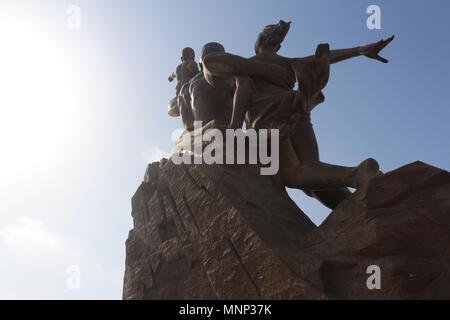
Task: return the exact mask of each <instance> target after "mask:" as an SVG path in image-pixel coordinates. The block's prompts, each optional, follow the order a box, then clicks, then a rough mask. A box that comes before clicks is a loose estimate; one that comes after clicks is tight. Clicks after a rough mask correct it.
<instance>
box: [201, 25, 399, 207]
mask: <svg viewBox="0 0 450 320" xmlns="http://www.w3.org/2000/svg"><path fill="white" fill-rule="evenodd" d="M289 27H290V23H286V22H284V21H280V22H279V23H278V24H277V25H269V26H267V27H265V28H264V29H263V30H262V32H261V33H260V34H259V36H258V39H257V41H256V44H255V52H256V55H255V56H254V57H252V58H250V59H245V58H242V57H238V56H235V55H231V54H228V53H224V52H222V53H218V52H216V53H213V54H210V55H208V56H206V57H205V58H203V65H204V68H205V70H204V73H205V75H206V76H205V77H206V79H208V81H209V78H210V77H211V75H213V76H216V77H220V76H224V75H235V76H237V77H238V79H239V78H241V79H242V80H243V75H246V74H245V72H244V71H245V70H246V68H247V66H246V64H247V63H249V62H253V61H258V62H265V63H269V64H273V65H277V66H279V67H280V68H284V69H289V70H293V71H294V72H295V75H296V78H297V81H298V83H299V90H292V87H293V86H291V87H289V88H286V87H283V86H279V85H276V84H274V83H273V81H270V80H269V79H266V78H261V77H258V76H251V79H248V78H246V79H245V81H238V82H237V88H236V93H235V97H234V102H235V103H234V105H233V116H232V121H231V124H230V127H233V128H236V127H240V126H241V125H242V123H243V121H244V117H245V115H246V116H247V123H248V125H250V127H252V128H255V129H260V128H274V127H275V128H279V129H280V130H281V131H282V132H284V134H285V136H286V137H285V139H283V140H282V141H281V146H280V153H281V154H280V158H281V177H282V179H283V181H284V183H285V185H286V186H288V187H293V188H299V189H302V190H305V192H306V193H307V194H309V195H312V196H314V197H316V198H318V199H319V200H320V201H321V202H322V203H324V204H325V205H327V206H328V207H330V208H334V207H336V206H337V204H339V203H340V202H341V201H342V200H343V199H345V198H346V197H347V196H348V195H349V194H350V191H349V190H348V189H346V188H344V187H354V188H357V189H363V190H364V188H365V186H366V185H367V183H368V181H369V180H370V179H371V178H372V177H373V176H375V175H377V174H379V166H378V163H377V162H376V161H375V160H374V159H370V158H369V159H367V160H365V161H363V162H362V163H361V164H360V165H359V166H358V167H341V166H335V165H330V164H326V163H322V162H320V161H319V151H318V146H317V141H316V138H315V134H314V130H313V128H312V124H311V121H310V112H311V110H312V109H313V108H314V107H315V106H316V105H317V104H319V103H321V102H323V101H324V96H323V94H322V92H321V89H322V88H323V87H324V86H325V85H326V83H327V81H328V74H329V64H332V63H336V62H339V61H343V60H346V59H349V58H353V57H356V56H360V55H365V56H367V57H369V58H372V59H376V60H379V61H381V62H384V63H386V62H387V60H386V59H384V58H382V57H380V56H379V52H380V51H381V50H382V49H383V48H384V47H385V46H386V45H387V44H389V42H391V41H392V40H393V38H394V37H391V38H389V39H387V40H381V41H380V42H377V43H374V44H370V45H367V46H363V47H356V48H351V49H342V50H332V51H330V50H329V48H328V45H326V44H323V45H319V46H318V48H317V51H316V55H314V56H310V57H306V58H286V57H282V56H279V55H278V54H277V52H278V50H279V49H280V48H281V43H282V41H283V40H284V38H285V36H286V34H287V32H288V31H289ZM268 80H269V81H268ZM209 82H210V83H211V85H214V82H212V81H209ZM241 85H242V86H243V88H240V86H241ZM249 92H250V93H249Z"/></svg>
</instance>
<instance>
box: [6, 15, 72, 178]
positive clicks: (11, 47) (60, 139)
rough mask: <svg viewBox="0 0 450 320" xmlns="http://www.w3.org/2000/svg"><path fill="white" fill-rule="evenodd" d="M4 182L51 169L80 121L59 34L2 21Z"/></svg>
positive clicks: (67, 62) (66, 58)
mask: <svg viewBox="0 0 450 320" xmlns="http://www.w3.org/2000/svg"><path fill="white" fill-rule="evenodd" d="M0 41H1V51H0V146H1V153H0V179H3V180H4V179H11V178H17V177H19V176H21V175H29V174H30V172H32V171H34V170H41V169H42V168H44V167H45V166H47V167H48V166H50V165H52V164H53V162H54V161H55V159H57V155H58V152H61V148H63V147H64V144H65V143H66V141H67V139H68V137H70V135H73V134H74V133H75V132H76V130H77V123H78V122H79V105H80V96H79V94H80V88H79V87H80V85H79V81H78V80H77V74H76V70H74V68H73V67H72V64H71V61H70V56H69V57H68V56H67V55H66V52H65V48H62V47H61V45H60V42H59V41H58V39H56V36H55V35H50V34H48V33H47V34H46V33H45V32H43V31H42V30H39V28H38V27H37V26H35V25H32V24H27V23H21V22H18V21H12V20H10V21H7V20H3V19H2V20H1V21H0Z"/></svg>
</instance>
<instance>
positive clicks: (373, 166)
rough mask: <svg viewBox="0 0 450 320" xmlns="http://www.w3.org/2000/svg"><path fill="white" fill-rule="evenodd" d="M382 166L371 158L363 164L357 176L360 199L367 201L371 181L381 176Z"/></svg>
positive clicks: (359, 167)
mask: <svg viewBox="0 0 450 320" xmlns="http://www.w3.org/2000/svg"><path fill="white" fill-rule="evenodd" d="M379 170H380V166H379V165H378V162H377V161H376V160H375V159H372V158H369V159H366V160H364V161H363V162H361V164H360V165H359V166H358V169H357V171H356V175H355V182H356V189H357V190H358V191H359V193H360V198H361V199H365V198H366V195H367V187H368V185H369V181H370V180H371V179H372V178H374V177H376V176H378V175H380V171H379Z"/></svg>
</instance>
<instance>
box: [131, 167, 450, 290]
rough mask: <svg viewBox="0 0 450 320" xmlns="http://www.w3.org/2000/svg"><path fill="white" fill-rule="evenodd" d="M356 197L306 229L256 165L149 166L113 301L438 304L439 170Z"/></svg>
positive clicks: (444, 218) (446, 185) (446, 245)
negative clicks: (374, 280)
mask: <svg viewBox="0 0 450 320" xmlns="http://www.w3.org/2000/svg"><path fill="white" fill-rule="evenodd" d="M360 198H361V197H359V196H358V194H354V195H352V196H351V197H349V198H348V199H346V200H345V201H344V202H342V203H341V204H340V205H339V206H338V208H336V210H334V211H333V212H332V213H331V214H330V216H329V217H328V218H327V219H326V220H325V221H324V222H323V223H322V224H321V225H320V226H319V227H316V226H315V225H314V224H313V223H312V222H311V220H310V219H309V218H308V217H307V216H306V215H305V214H304V213H303V212H302V211H301V210H300V209H299V208H298V207H297V206H296V204H295V203H294V202H293V201H292V200H291V199H290V198H289V196H288V194H287V193H286V191H285V189H284V187H283V186H282V185H281V184H280V183H279V181H278V180H277V177H273V176H261V175H260V174H259V168H257V167H254V166H244V165H174V164H173V163H172V162H171V161H167V160H163V161H161V162H160V163H153V164H151V165H149V168H148V169H147V173H146V177H145V179H144V182H143V183H142V184H141V186H140V187H139V188H138V190H137V191H136V194H135V195H134V197H133V199H132V216H133V221H134V227H133V229H132V230H131V231H130V233H129V237H128V240H127V242H126V250H127V252H126V270H125V279H124V291H123V298H124V299H437V298H441V299H449V298H450V173H449V172H447V171H444V170H441V169H438V168H435V167H431V166H429V165H426V164H424V163H421V162H415V163H412V164H409V165H406V166H404V167H402V168H399V169H397V170H394V171H392V172H389V173H387V174H385V175H383V176H380V177H377V178H374V179H373V180H372V181H371V183H370V186H369V190H368V193H367V197H366V198H365V199H364V200H361V199H360ZM369 266H377V267H379V270H380V274H379V276H380V285H381V288H380V289H376V288H375V289H372V290H371V289H369V288H368V286H367V282H368V279H369V277H373V276H376V275H371V274H370V273H369V274H368V273H367V271H368V267H369ZM372 268H373V267H372ZM369 270H372V269H370V268H369ZM369 282H371V280H370V279H369ZM369 287H370V286H369Z"/></svg>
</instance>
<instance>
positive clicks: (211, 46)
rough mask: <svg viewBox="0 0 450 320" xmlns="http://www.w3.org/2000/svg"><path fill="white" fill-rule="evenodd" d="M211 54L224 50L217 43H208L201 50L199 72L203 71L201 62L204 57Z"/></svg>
mask: <svg viewBox="0 0 450 320" xmlns="http://www.w3.org/2000/svg"><path fill="white" fill-rule="evenodd" d="M213 52H225V48H224V47H223V45H221V44H220V43H218V42H208V43H207V44H205V45H204V46H203V48H202V57H201V58H200V70H203V64H202V61H203V59H205V57H206V56H207V55H208V54H210V53H213Z"/></svg>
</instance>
